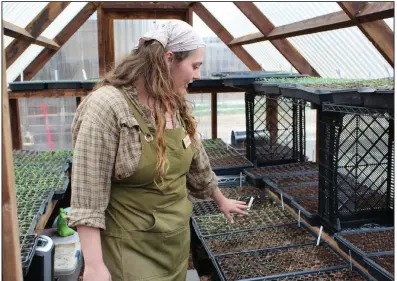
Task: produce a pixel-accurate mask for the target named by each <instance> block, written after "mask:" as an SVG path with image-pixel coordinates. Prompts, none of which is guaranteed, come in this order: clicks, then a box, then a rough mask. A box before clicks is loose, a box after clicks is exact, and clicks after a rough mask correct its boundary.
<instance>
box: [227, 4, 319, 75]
mask: <svg viewBox="0 0 397 281" xmlns="http://www.w3.org/2000/svg"><path fill="white" fill-rule="evenodd" d="M234 4H235V5H236V6H237V8H239V9H240V11H241V12H242V13H243V14H244V15H245V16H246V17H247V18H248V19H249V20H250V21H251V22H252V23H253V24H254V25H255V26H256V28H258V29H259V31H260V32H261V33H262V34H263V36H264V37H267V35H268V34H269V33H271V32H272V31H273V30H274V28H275V26H274V25H273V24H272V23H271V22H270V20H269V19H268V18H267V17H266V16H265V15H264V14H263V13H262V12H261V11H260V10H259V9H258V7H257V6H256V5H255V4H254V3H252V2H234ZM270 43H271V44H272V45H273V46H274V47H275V48H276V49H277V50H278V51H279V52H280V54H281V55H283V56H284V57H285V59H286V60H288V62H289V63H290V64H291V65H293V66H294V68H295V69H296V70H298V72H299V73H302V74H308V75H310V76H317V77H318V76H320V75H319V74H318V72H317V71H316V70H315V69H314V68H313V67H312V66H311V65H310V63H309V62H308V61H307V60H306V59H305V58H304V57H303V56H302V55H301V54H300V53H299V52H298V50H297V49H296V48H295V47H294V46H293V45H292V44H291V43H290V42H289V41H288V40H287V39H279V40H270Z"/></svg>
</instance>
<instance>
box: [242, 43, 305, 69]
mask: <svg viewBox="0 0 397 281" xmlns="http://www.w3.org/2000/svg"><path fill="white" fill-rule="evenodd" d="M243 48H244V49H245V50H246V51H247V52H248V53H249V54H250V55H251V56H252V57H253V58H254V59H255V60H256V61H257V62H258V63H259V64H260V65H261V66H262V69H264V70H266V71H288V72H293V73H297V71H296V69H295V68H294V67H293V66H292V65H291V64H290V63H289V62H288V61H287V60H286V59H285V58H284V56H283V55H282V54H281V53H280V52H279V51H278V50H277V49H276V48H275V47H274V46H273V44H272V43H270V42H269V41H265V42H259V43H254V44H249V45H243Z"/></svg>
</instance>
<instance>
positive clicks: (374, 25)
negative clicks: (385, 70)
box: [338, 2, 394, 68]
mask: <svg viewBox="0 0 397 281" xmlns="http://www.w3.org/2000/svg"><path fill="white" fill-rule="evenodd" d="M338 4H339V6H340V7H341V8H342V9H343V11H344V12H345V13H346V15H347V16H348V17H349V18H350V19H351V20H352V21H353V22H354V23H355V24H356V25H357V27H358V28H359V29H360V31H361V32H362V33H363V34H364V35H365V37H367V39H368V40H369V41H370V42H371V43H372V44H373V45H374V46H375V48H376V49H377V50H378V51H379V52H380V54H381V55H382V56H383V57H384V58H385V60H386V61H387V62H388V63H389V64H390V65H391V66H392V67H393V68H394V32H393V31H392V30H391V28H390V27H389V26H388V25H387V24H386V22H385V21H384V20H382V19H381V20H377V21H373V22H365V23H361V22H360V21H359V20H358V19H357V16H358V15H360V13H361V14H362V13H363V11H364V13H368V12H369V11H370V10H371V9H370V8H368V6H370V4H369V3H368V2H338ZM376 4H378V5H379V3H376ZM392 4H393V3H392ZM393 6H394V5H393Z"/></svg>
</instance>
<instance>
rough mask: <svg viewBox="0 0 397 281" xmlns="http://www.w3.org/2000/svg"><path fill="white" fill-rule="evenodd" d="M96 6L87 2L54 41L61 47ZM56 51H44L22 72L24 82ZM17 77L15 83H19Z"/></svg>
mask: <svg viewBox="0 0 397 281" xmlns="http://www.w3.org/2000/svg"><path fill="white" fill-rule="evenodd" d="M96 8H97V4H96V3H95V2H88V3H87V5H86V6H85V7H84V8H83V9H82V10H81V11H80V12H79V13H78V14H77V15H76V16H75V17H74V18H73V19H72V20H71V21H70V22H69V23H68V24H67V25H66V26H65V27H64V28H63V29H62V30H61V32H59V34H58V35H57V36H56V37H55V38H54V41H55V42H56V43H57V44H58V45H59V46H60V47H62V46H63V45H64V44H65V43H66V42H67V41H68V40H69V39H70V37H72V35H73V34H74V33H75V32H76V31H77V30H78V29H79V28H80V27H81V26H82V25H83V24H84V23H85V22H86V20H87V19H88V18H89V17H91V15H92V14H93V13H94V12H95V11H96ZM56 52H57V51H55V50H49V49H44V50H43V51H41V53H40V54H39V55H38V56H37V57H36V58H35V59H34V61H33V62H31V63H30V64H29V65H28V67H27V68H26V69H25V70H24V80H25V81H29V80H31V79H32V78H33V77H34V76H35V75H36V74H37V73H38V72H39V71H40V69H41V68H42V67H43V66H44V65H45V64H46V63H47V62H48V61H49V60H50V59H51V58H52V57H53V56H54V55H55V54H56ZM19 80H20V77H19V76H18V77H17V79H16V81H19Z"/></svg>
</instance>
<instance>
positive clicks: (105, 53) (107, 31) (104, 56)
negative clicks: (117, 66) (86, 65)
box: [97, 7, 114, 77]
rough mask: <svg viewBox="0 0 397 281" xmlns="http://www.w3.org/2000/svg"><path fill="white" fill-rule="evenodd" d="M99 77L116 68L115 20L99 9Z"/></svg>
mask: <svg viewBox="0 0 397 281" xmlns="http://www.w3.org/2000/svg"><path fill="white" fill-rule="evenodd" d="M97 18H98V19H97V24H98V56H99V76H100V77H103V76H104V75H105V73H106V72H108V71H109V70H110V69H111V68H112V67H113V66H114V28H113V19H111V18H110V17H109V15H108V13H107V12H106V11H105V10H104V9H103V8H102V7H98V9H97Z"/></svg>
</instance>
